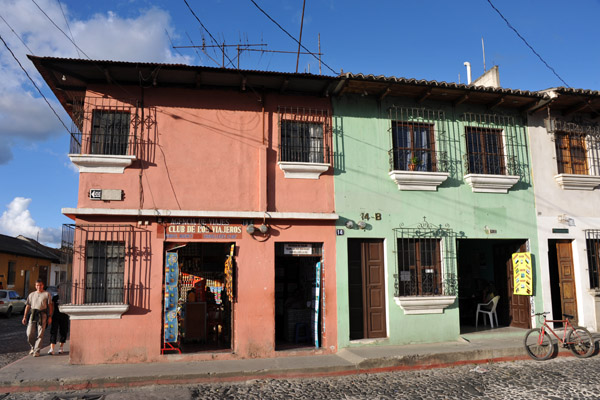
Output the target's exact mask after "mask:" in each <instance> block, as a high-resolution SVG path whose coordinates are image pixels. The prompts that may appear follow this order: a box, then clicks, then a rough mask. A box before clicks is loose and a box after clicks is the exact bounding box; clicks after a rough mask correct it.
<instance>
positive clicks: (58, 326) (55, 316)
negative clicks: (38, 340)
mask: <svg viewBox="0 0 600 400" xmlns="http://www.w3.org/2000/svg"><path fill="white" fill-rule="evenodd" d="M52 308H53V309H54V312H53V313H52V325H51V326H50V351H48V354H50V355H54V354H55V347H56V338H57V336H58V334H59V333H60V347H59V348H58V354H62V353H63V352H64V346H65V342H66V341H67V334H68V333H69V316H68V315H67V314H65V313H62V312H60V309H59V308H58V295H57V294H55V295H54V296H52Z"/></svg>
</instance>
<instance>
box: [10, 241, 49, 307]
mask: <svg viewBox="0 0 600 400" xmlns="http://www.w3.org/2000/svg"><path fill="white" fill-rule="evenodd" d="M56 263H60V251H59V250H58V249H53V248H51V247H47V246H44V245H42V244H40V243H39V242H37V241H35V240H33V239H29V238H26V237H24V236H18V237H16V238H15V237H11V236H6V235H0V288H4V289H12V290H14V291H16V292H17V293H19V294H20V295H21V296H23V297H25V296H27V294H28V293H30V292H32V291H34V290H35V282H36V281H37V280H38V279H42V280H43V281H44V284H46V285H47V284H48V279H49V272H50V269H51V268H50V267H51V265H52V264H56Z"/></svg>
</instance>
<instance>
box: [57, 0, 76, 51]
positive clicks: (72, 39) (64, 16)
mask: <svg viewBox="0 0 600 400" xmlns="http://www.w3.org/2000/svg"><path fill="white" fill-rule="evenodd" d="M56 1H57V2H58V6H59V7H60V12H61V13H62V15H63V18H64V19H65V24H67V29H68V30H69V34H70V35H71V41H72V42H73V43H75V38H74V37H73V32H72V31H71V27H70V26H69V21H67V16H66V15H65V11H64V10H63V7H62V4H61V3H60V0H56ZM75 51H76V52H77V57H81V56H80V55H79V50H78V49H77V46H75Z"/></svg>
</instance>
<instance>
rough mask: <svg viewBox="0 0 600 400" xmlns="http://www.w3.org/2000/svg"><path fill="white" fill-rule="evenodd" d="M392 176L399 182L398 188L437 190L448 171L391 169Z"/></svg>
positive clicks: (446, 176)
mask: <svg viewBox="0 0 600 400" xmlns="http://www.w3.org/2000/svg"><path fill="white" fill-rule="evenodd" d="M388 175H389V176H390V178H391V179H392V180H393V181H394V182H396V183H397V184H398V190H428V191H432V192H433V191H436V190H437V188H438V186H440V185H441V184H442V182H444V181H445V180H446V179H448V176H449V175H450V174H449V173H448V172H425V171H391V172H390V173H389V174H388Z"/></svg>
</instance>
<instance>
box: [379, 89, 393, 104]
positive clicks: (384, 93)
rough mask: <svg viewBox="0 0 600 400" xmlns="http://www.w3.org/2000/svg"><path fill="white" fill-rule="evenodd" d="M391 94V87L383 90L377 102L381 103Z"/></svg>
mask: <svg viewBox="0 0 600 400" xmlns="http://www.w3.org/2000/svg"><path fill="white" fill-rule="evenodd" d="M391 92H392V88H391V85H389V86H388V87H386V88H385V90H384V91H383V93H381V95H379V101H382V100H383V99H384V98H385V97H386V96H387V95H388V94H390V93H391Z"/></svg>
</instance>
